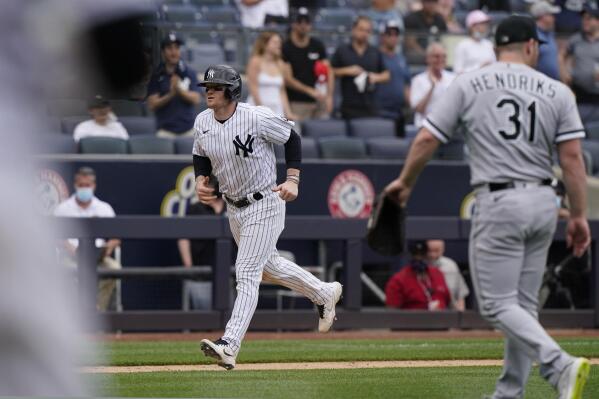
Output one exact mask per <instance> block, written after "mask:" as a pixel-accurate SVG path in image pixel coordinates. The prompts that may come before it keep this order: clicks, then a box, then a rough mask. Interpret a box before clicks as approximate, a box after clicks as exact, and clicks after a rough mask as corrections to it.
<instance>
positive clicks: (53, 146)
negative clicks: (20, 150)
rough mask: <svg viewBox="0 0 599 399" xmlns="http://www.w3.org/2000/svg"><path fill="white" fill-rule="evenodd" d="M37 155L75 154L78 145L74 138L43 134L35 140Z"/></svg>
mask: <svg viewBox="0 0 599 399" xmlns="http://www.w3.org/2000/svg"><path fill="white" fill-rule="evenodd" d="M34 150H35V153H37V154H75V153H76V152H77V145H76V144H75V141H74V140H73V138H72V137H69V136H65V135H62V134H42V135H39V136H37V137H36V138H35V148H34Z"/></svg>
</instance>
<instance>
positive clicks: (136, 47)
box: [87, 15, 149, 95]
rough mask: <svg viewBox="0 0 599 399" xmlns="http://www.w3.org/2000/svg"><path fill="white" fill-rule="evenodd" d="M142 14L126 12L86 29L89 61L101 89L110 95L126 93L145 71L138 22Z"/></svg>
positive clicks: (143, 17)
mask: <svg viewBox="0 0 599 399" xmlns="http://www.w3.org/2000/svg"><path fill="white" fill-rule="evenodd" d="M145 18H146V16H144V15H136V16H126V17H123V18H119V19H115V20H108V21H105V22H103V23H99V24H96V25H94V26H93V27H91V28H90V29H89V31H88V40H87V43H89V47H88V48H87V50H88V51H89V52H90V55H91V57H92V61H93V64H92V65H94V66H95V67H96V68H97V70H98V72H99V73H100V75H101V76H102V77H103V83H104V84H105V85H106V86H107V87H105V88H104V87H103V88H102V89H103V90H101V91H102V92H105V91H104V90H106V91H109V92H111V95H119V94H122V93H127V91H128V90H130V89H131V88H132V87H133V86H134V85H135V84H138V83H139V82H141V81H142V80H143V78H144V77H145V76H146V75H147V73H148V68H149V65H148V64H147V62H146V56H145V54H144V45H143V38H142V23H143V21H144V19H145Z"/></svg>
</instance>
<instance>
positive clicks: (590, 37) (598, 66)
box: [560, 3, 599, 104]
mask: <svg viewBox="0 0 599 399" xmlns="http://www.w3.org/2000/svg"><path fill="white" fill-rule="evenodd" d="M591 4H592V5H591ZM560 72H561V76H562V81H564V82H565V83H567V84H569V85H570V86H571V87H572V90H574V93H575V94H576V99H577V101H578V102H579V103H595V104H596V103H597V102H599V8H597V6H596V5H595V4H594V3H590V4H587V5H585V8H584V11H583V13H582V29H581V31H580V32H579V33H577V34H575V35H574V36H572V37H571V38H570V40H569V41H568V45H567V48H566V50H565V53H563V54H562V65H561V67H560Z"/></svg>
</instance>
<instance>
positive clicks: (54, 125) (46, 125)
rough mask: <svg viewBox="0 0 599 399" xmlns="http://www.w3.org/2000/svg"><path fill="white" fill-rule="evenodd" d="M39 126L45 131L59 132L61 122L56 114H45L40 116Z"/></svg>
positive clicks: (60, 130)
mask: <svg viewBox="0 0 599 399" xmlns="http://www.w3.org/2000/svg"><path fill="white" fill-rule="evenodd" d="M41 126H42V128H43V129H44V131H45V132H48V133H61V132H62V124H61V122H60V118H59V117H57V116H46V117H42V118H41Z"/></svg>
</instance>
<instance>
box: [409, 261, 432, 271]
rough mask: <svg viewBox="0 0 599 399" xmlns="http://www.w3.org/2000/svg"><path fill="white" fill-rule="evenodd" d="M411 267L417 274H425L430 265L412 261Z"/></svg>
mask: <svg viewBox="0 0 599 399" xmlns="http://www.w3.org/2000/svg"><path fill="white" fill-rule="evenodd" d="M411 265H412V268H413V269H414V271H415V272H416V273H424V272H425V271H426V268H427V267H428V264H427V263H426V262H425V261H423V260H412V263H411Z"/></svg>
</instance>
